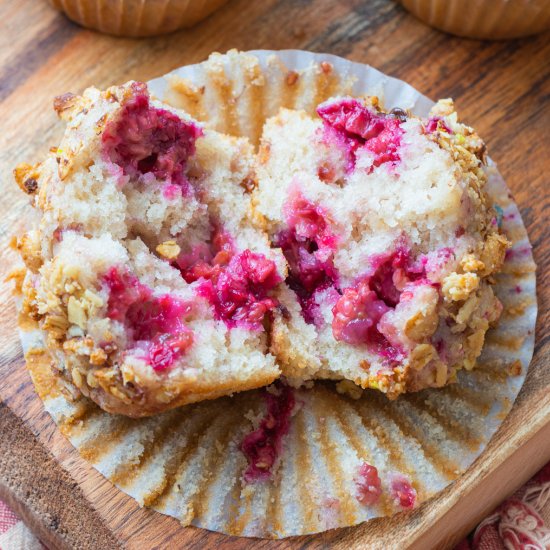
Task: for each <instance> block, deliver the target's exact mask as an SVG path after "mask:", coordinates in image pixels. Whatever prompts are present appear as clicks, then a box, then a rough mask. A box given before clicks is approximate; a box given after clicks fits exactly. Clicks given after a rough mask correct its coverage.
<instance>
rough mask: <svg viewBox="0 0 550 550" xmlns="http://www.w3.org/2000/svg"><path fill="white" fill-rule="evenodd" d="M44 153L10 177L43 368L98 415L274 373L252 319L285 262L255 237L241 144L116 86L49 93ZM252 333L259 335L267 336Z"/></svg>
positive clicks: (137, 411)
mask: <svg viewBox="0 0 550 550" xmlns="http://www.w3.org/2000/svg"><path fill="white" fill-rule="evenodd" d="M55 108H56V110H57V111H58V113H59V114H60V116H61V118H63V119H64V120H65V121H66V123H67V127H66V131H65V135H64V137H63V139H62V141H61V144H60V145H59V147H58V148H54V149H53V150H52V151H51V153H50V155H49V156H48V157H47V159H46V160H45V161H44V162H42V163H40V164H38V165H35V166H29V165H22V166H20V167H18V168H17V169H16V179H17V181H18V183H19V185H20V186H21V188H22V189H23V190H24V191H25V192H27V193H29V194H30V196H31V199H32V203H33V206H34V207H35V209H36V210H37V214H38V217H39V222H38V224H37V225H36V226H35V227H34V228H33V229H31V230H30V231H29V232H28V233H26V234H25V235H22V236H21V237H19V238H18V239H17V240H16V243H15V246H16V247H17V248H18V249H19V251H20V252H21V254H22V257H23V259H24V261H25V264H26V267H27V275H26V279H25V283H24V285H23V293H24V302H23V310H24V311H25V312H26V313H28V314H29V315H30V316H31V317H33V318H34V319H36V320H37V321H38V323H39V326H40V328H41V329H42V330H43V331H44V332H45V333H46V335H47V345H48V348H49V349H50V351H51V353H52V355H53V359H54V365H55V368H57V369H59V371H60V374H61V375H63V376H66V377H67V378H69V379H70V380H72V382H73V383H74V384H75V385H76V386H77V387H78V388H79V389H80V390H81V391H82V392H83V393H84V394H85V395H87V396H89V397H91V398H92V399H93V400H94V401H96V402H97V403H98V404H99V405H100V406H101V407H102V408H103V409H105V410H107V411H108V412H114V413H120V414H125V415H129V416H143V415H149V414H153V413H157V412H161V411H163V410H166V409H169V408H173V407H176V406H180V405H182V404H185V403H190V402H194V401H199V400H202V399H208V398H213V397H217V396H220V395H227V394H230V393H233V392H236V391H241V390H245V389H250V388H256V387H260V386H264V385H266V384H269V383H271V382H272V381H273V380H274V379H276V378H278V377H279V374H280V372H279V368H278V367H277V365H276V364H275V360H274V357H273V356H272V355H270V354H269V353H268V336H267V332H266V328H265V326H264V325H265V324H266V323H267V322H268V318H273V316H277V315H280V312H279V309H278V301H277V298H276V297H275V295H274V292H275V290H276V287H277V286H278V285H279V283H280V282H281V281H282V280H283V279H284V277H285V273H286V271H285V269H286V268H285V261H284V258H283V257H282V255H281V254H280V252H278V251H277V250H273V249H271V248H270V245H269V242H268V240H267V236H266V235H265V234H264V233H262V231H260V230H259V229H258V228H257V227H255V226H254V223H253V221H251V220H252V219H253V217H252V216H251V215H250V195H249V191H250V189H251V188H252V187H253V185H254V173H253V169H254V156H253V150H252V147H251V146H250V144H249V142H248V140H247V139H245V138H236V137H230V136H225V135H222V134H219V133H217V132H215V131H211V130H208V129H206V128H203V127H201V126H200V125H199V124H198V123H196V122H195V121H194V120H192V119H191V118H190V117H188V116H187V115H186V114H185V113H183V112H181V111H177V110H175V109H172V108H170V107H167V106H166V105H164V104H163V103H161V102H159V101H156V100H154V99H152V98H151V97H149V93H148V90H147V87H146V85H145V84H141V83H136V82H131V83H128V84H126V85H124V86H120V87H113V88H110V89H108V90H107V91H105V92H100V91H99V90H97V89H94V88H90V89H88V90H86V91H85V92H84V94H83V96H82V97H76V96H72V95H70V94H68V95H65V96H63V97H60V98H58V99H57V100H56V102H55ZM266 326H267V325H266Z"/></svg>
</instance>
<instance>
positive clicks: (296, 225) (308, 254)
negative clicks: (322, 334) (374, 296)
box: [274, 190, 338, 323]
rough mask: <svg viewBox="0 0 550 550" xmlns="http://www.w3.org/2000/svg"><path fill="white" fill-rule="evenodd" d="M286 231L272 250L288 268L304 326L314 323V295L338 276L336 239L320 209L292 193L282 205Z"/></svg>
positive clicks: (291, 285)
mask: <svg viewBox="0 0 550 550" xmlns="http://www.w3.org/2000/svg"><path fill="white" fill-rule="evenodd" d="M283 208H284V210H283V212H284V215H285V218H286V222H287V225H288V229H287V230H285V231H282V232H281V233H279V234H278V235H277V236H276V237H275V239H274V244H275V246H277V247H279V248H281V250H282V251H283V254H284V255H285V258H286V260H287V262H288V265H289V275H288V278H287V281H286V282H287V284H288V286H289V287H290V288H291V289H292V290H294V292H295V293H296V295H297V297H298V300H299V302H300V305H301V307H302V315H303V317H304V319H305V321H306V322H307V323H314V322H315V318H316V310H317V304H316V303H315V294H316V293H317V292H318V291H321V290H325V289H327V288H331V287H333V286H335V283H336V281H337V279H338V274H337V271H336V269H335V268H334V265H333V263H332V253H333V250H334V248H335V246H336V237H335V236H334V235H333V234H332V232H331V230H330V226H329V224H328V223H327V221H326V219H325V213H324V211H323V209H322V208H321V207H319V206H316V205H314V204H312V203H311V202H309V201H308V200H307V199H305V198H304V197H303V196H302V195H301V193H300V192H298V191H296V190H295V191H294V192H291V194H290V196H289V199H288V200H287V202H286V203H285V205H284V207H283Z"/></svg>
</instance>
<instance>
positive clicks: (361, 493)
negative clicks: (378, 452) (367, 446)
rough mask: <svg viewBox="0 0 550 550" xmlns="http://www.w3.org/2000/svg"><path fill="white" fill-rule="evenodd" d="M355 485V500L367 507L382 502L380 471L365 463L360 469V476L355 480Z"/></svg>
mask: <svg viewBox="0 0 550 550" xmlns="http://www.w3.org/2000/svg"><path fill="white" fill-rule="evenodd" d="M355 485H356V487H357V494H356V495H355V498H357V500H358V501H359V502H360V503H361V504H365V505H366V506H372V505H373V504H376V503H377V502H378V501H379V500H380V495H381V494H382V482H381V481H380V478H379V477H378V470H377V469H376V468H375V467H374V466H371V465H370V464H368V463H367V462H363V464H361V466H360V467H359V474H358V476H357V477H356V478H355Z"/></svg>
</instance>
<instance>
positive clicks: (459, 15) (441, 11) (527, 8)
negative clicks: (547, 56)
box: [401, 0, 550, 40]
mask: <svg viewBox="0 0 550 550" xmlns="http://www.w3.org/2000/svg"><path fill="white" fill-rule="evenodd" d="M401 3H402V4H403V6H404V7H405V8H407V9H408V10H409V11H410V12H411V13H412V14H413V15H415V16H416V17H418V19H420V20H421V21H424V23H427V24H428V25H431V26H432V27H435V28H436V29H439V30H442V31H445V32H448V33H451V34H455V35H457V36H463V37H466V38H483V39H488V40H502V39H507V38H518V37H520V36H529V35H531V34H537V33H539V32H544V31H547V30H549V29H550V0H401Z"/></svg>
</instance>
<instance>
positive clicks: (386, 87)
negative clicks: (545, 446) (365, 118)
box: [21, 51, 536, 538]
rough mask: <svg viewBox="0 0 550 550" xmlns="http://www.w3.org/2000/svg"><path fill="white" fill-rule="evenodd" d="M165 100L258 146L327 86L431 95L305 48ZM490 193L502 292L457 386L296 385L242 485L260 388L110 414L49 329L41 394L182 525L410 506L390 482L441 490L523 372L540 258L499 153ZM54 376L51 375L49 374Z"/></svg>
mask: <svg viewBox="0 0 550 550" xmlns="http://www.w3.org/2000/svg"><path fill="white" fill-rule="evenodd" d="M150 89H151V90H152V92H153V93H154V94H155V95H157V96H158V97H159V98H161V99H164V100H165V101H167V102H169V103H171V104H172V105H175V106H178V107H183V108H185V109H186V110H187V111H188V112H190V113H191V114H192V115H193V116H195V117H196V118H198V119H200V120H202V121H204V123H205V125H207V126H211V127H213V128H216V129H218V130H221V131H224V132H228V133H231V134H235V135H244V136H248V137H249V138H250V139H251V140H252V141H253V142H255V143H257V142H258V138H259V135H260V131H261V127H262V124H263V122H264V120H265V119H266V117H268V116H271V115H273V114H275V113H276V112H277V111H278V110H279V108H280V107H282V106H285V107H290V108H302V109H305V110H306V111H308V112H310V113H313V112H314V110H315V106H316V105H317V104H318V103H319V102H321V101H323V100H325V99H327V98H328V97H330V96H334V95H337V94H344V93H351V94H354V95H363V94H376V95H378V96H379V97H380V98H381V100H382V101H383V103H384V104H385V106H386V108H388V109H390V108H392V107H401V108H406V109H411V110H412V111H413V112H414V113H416V114H418V115H423V116H425V115H427V113H428V111H429V109H430V107H431V105H432V102H431V101H430V100H428V99H427V98H426V97H424V96H422V95H421V94H419V93H418V92H417V91H416V90H414V89H413V88H412V87H411V86H409V85H408V84H406V83H404V82H401V81H399V80H396V79H394V78H390V77H387V76H385V75H383V74H382V73H380V72H378V71H377V70H375V69H373V68H372V67H368V66H366V65H360V64H357V63H351V62H349V61H346V60H344V59H341V58H338V57H334V56H330V55H321V54H313V53H309V52H303V51H282V52H267V51H259V52H250V53H247V54H238V53H237V52H229V53H228V54H226V55H219V54H214V55H212V56H211V57H210V59H209V60H208V61H206V62H204V63H201V64H199V65H193V66H188V67H183V68H181V69H178V70H177V71H175V72H173V73H171V74H169V75H167V76H166V77H163V78H160V79H157V80H154V81H152V82H151V83H150ZM487 171H488V174H489V182H488V192H489V195H490V197H491V198H492V200H493V202H494V203H495V204H497V205H498V206H499V207H500V208H502V220H503V229H504V231H505V232H506V234H507V235H508V237H509V239H510V240H511V241H512V242H513V247H512V249H511V251H509V254H508V256H507V259H506V262H505V264H504V268H503V272H502V273H501V274H500V275H498V277H497V280H498V281H497V285H496V292H497V294H498V296H499V298H500V299H501V301H502V303H503V304H504V313H503V316H502V319H501V322H500V324H499V326H498V328H496V329H493V330H491V331H490V332H489V333H488V334H487V339H486V345H485V348H484V351H483V354H482V356H481V358H480V359H479V361H478V366H477V368H476V369H474V370H472V371H469V372H468V371H461V372H460V373H459V376H458V383H457V384H454V385H451V386H449V387H446V388H443V389H431V390H425V391H422V392H419V393H417V394H411V395H403V396H400V397H399V398H398V399H397V400H395V401H389V400H387V399H386V397H385V396H383V395H382V394H380V393H378V392H376V391H373V390H368V391H366V392H364V393H363V396H362V397H361V398H359V399H352V398H351V397H349V396H347V395H341V394H339V393H338V392H337V391H336V390H335V386H334V384H332V383H329V382H322V383H316V384H315V385H314V387H313V388H310V389H301V390H291V391H293V392H294V395H293V398H294V402H295V406H294V407H293V411H292V416H291V418H290V423H289V428H288V432H287V433H286V435H285V436H284V438H283V440H282V442H281V448H280V449H279V456H278V458H277V460H276V463H275V467H274V469H273V472H272V478H271V479H268V480H263V481H256V482H246V480H245V479H244V472H245V471H246V468H247V465H248V464H247V459H246V457H245V456H244V454H243V453H242V452H241V450H240V445H241V442H242V441H243V439H244V438H245V437H246V435H247V434H250V433H251V432H252V431H254V430H255V429H256V428H257V427H258V425H259V424H260V422H261V419H262V418H264V415H265V414H266V409H267V402H268V401H269V399H266V397H267V396H268V393H267V390H265V389H261V390H254V391H250V392H244V393H241V394H237V395H234V396H233V397H224V398H221V399H217V400H214V401H204V402H201V403H197V404H194V405H190V406H186V407H182V408H179V409H176V410H171V411H168V412H166V413H164V414H161V415H158V416H155V417H150V418H141V419H130V418H127V417H122V416H115V415H110V414H108V413H106V412H104V411H102V410H101V409H99V408H98V407H97V406H96V405H95V404H94V403H92V402H91V401H90V400H88V399H86V398H84V397H82V396H81V395H80V394H79V392H78V391H77V390H76V388H74V387H73V386H72V385H71V384H69V383H67V382H66V381H65V380H63V379H62V378H60V377H58V376H56V375H55V374H54V373H53V372H54V371H53V370H52V368H51V366H50V358H49V356H48V353H47V351H46V350H45V349H44V344H43V338H42V334H41V333H40V331H38V330H37V329H36V328H33V327H32V325H30V324H29V323H28V322H25V323H23V324H22V325H21V327H24V328H22V330H21V337H22V342H23V346H24V349H25V351H26V358H27V364H28V367H29V370H30V372H31V376H32V378H33V380H34V383H35V386H36V389H37V392H38V394H39V396H40V397H41V399H42V400H43V402H44V406H45V408H46V410H47V411H48V412H49V413H50V414H51V416H52V417H53V419H54V420H55V422H56V423H57V424H58V426H59V428H60V430H61V431H62V432H63V433H64V434H65V435H66V436H67V438H68V439H69V440H70V441H71V443H72V444H73V445H74V446H75V447H76V448H77V449H78V451H79V452H80V453H81V454H82V456H83V457H84V458H85V459H86V460H87V461H89V463H90V464H92V465H93V466H94V467H95V468H96V469H97V470H99V472H101V473H102V474H103V475H104V476H105V477H106V478H108V479H109V480H111V481H112V482H113V483H114V484H115V485H116V486H117V487H119V488H120V490H121V491H124V492H125V493H127V494H128V495H130V496H131V497H133V498H134V499H135V500H137V501H138V502H139V503H140V504H141V505H144V506H148V507H151V508H153V509H155V510H158V511H159V512H160V513H162V514H167V515H170V516H174V517H175V518H177V519H179V520H180V521H181V522H182V523H183V524H184V525H189V524H192V525H195V526H198V527H202V528H205V529H210V530H213V531H220V532H223V533H228V534H233V535H241V536H258V537H271V538H281V537H287V536H290V535H303V534H307V533H315V532H319V531H323V530H326V529H329V528H334V527H344V526H351V525H355V524H358V523H361V522H364V521H368V520H370V519H372V518H376V517H381V516H391V515H392V514H394V513H396V512H401V511H403V509H404V506H403V503H402V502H400V501H399V499H396V498H395V495H393V494H392V487H393V485H392V484H394V483H395V482H396V480H397V482H398V483H403V484H405V485H406V487H408V489H409V492H412V494H413V495H414V494H415V495H416V496H415V498H414V499H413V500H414V503H413V502H410V504H414V506H415V507H416V506H419V505H421V504H422V502H424V501H425V500H427V499H429V498H430V497H432V496H433V495H435V494H437V493H438V492H439V491H441V490H442V489H444V488H445V487H447V486H448V485H449V484H450V483H452V481H453V480H454V479H456V478H457V477H458V476H460V475H461V473H462V472H464V471H465V470H466V469H467V468H468V467H469V466H470V464H472V462H473V461H474V460H475V459H476V457H478V456H479V454H480V453H481V452H483V450H484V448H485V447H486V445H487V443H488V442H489V440H490V439H491V437H492V435H493V434H494V433H495V431H496V430H497V429H498V427H499V426H500V425H501V423H502V422H503V420H504V418H505V416H506V414H507V413H508V411H509V410H510V409H511V407H512V405H513V403H514V400H515V398H516V396H517V394H518V392H519V390H520V388H521V386H522V384H523V381H524V379H525V375H526V371H527V367H528V365H529V362H530V360H531V356H532V353H533V344H534V327H535V318H536V295H535V266H534V263H533V258H532V255H531V247H530V245H529V241H528V238H527V234H526V231H525V227H524V225H523V222H522V220H521V216H520V213H519V211H518V208H517V206H516V205H515V204H514V202H513V200H512V198H511V195H510V192H509V190H508V188H507V187H506V185H505V183H504V181H503V180H502V178H501V177H500V175H499V173H498V171H497V169H496V167H495V166H494V165H493V164H492V163H490V165H489V167H488V168H487ZM56 372H57V371H56ZM365 463H367V464H369V465H371V466H373V467H375V468H376V469H377V471H378V475H379V477H380V479H381V484H382V487H381V488H382V495H381V498H380V499H379V500H378V501H377V502H376V504H373V505H369V504H365V503H361V502H359V500H358V498H357V489H358V485H357V484H358V476H360V472H361V468H362V466H364V465H365Z"/></svg>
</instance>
